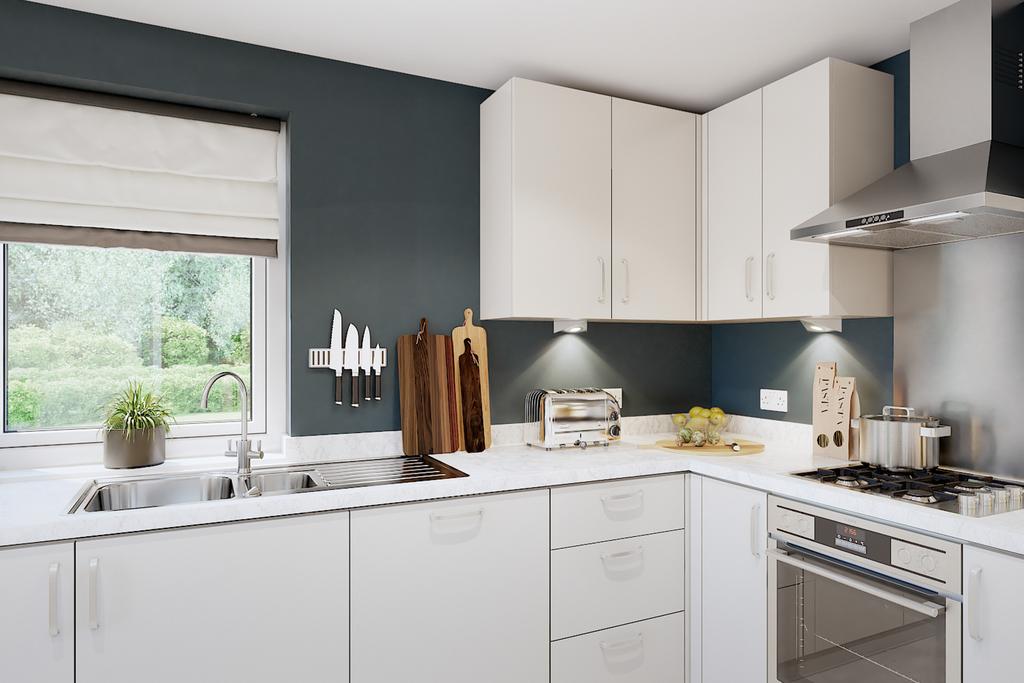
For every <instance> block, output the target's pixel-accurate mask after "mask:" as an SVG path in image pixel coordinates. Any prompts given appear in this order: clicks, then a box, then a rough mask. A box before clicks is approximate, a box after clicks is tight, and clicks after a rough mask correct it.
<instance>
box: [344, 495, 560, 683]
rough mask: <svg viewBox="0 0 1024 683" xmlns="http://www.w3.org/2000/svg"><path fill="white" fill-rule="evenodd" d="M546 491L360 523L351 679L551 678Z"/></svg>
mask: <svg viewBox="0 0 1024 683" xmlns="http://www.w3.org/2000/svg"><path fill="white" fill-rule="evenodd" d="M548 560H549V557H548V492H547V491H528V492H524V493H513V494H508V495H500V496H482V497H478V498H464V499H460V500H451V501H443V502H431V503H419V504H413V505H402V506H392V507H383V508H376V509H372V510H357V511H354V512H353V513H352V612H351V619H352V680H353V681H358V683H373V682H379V683H394V682H395V681H444V682H445V683H479V682H480V681H488V682H489V683H503V682H507V683H523V682H524V681H546V680H547V679H548V642H549V639H548Z"/></svg>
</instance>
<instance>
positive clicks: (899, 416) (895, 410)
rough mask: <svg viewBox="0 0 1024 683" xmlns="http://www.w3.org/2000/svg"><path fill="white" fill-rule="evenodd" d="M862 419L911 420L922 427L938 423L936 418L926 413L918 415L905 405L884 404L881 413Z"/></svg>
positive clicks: (883, 420) (884, 420) (881, 420)
mask: <svg viewBox="0 0 1024 683" xmlns="http://www.w3.org/2000/svg"><path fill="white" fill-rule="evenodd" d="M860 419H862V420H875V421H879V422H911V423H916V424H920V425H922V426H924V427H931V426H934V425H937V424H938V423H939V421H938V419H936V418H934V417H929V416H928V415H918V414H917V411H916V410H914V409H913V408H908V407H906V406H885V407H884V408H882V414H881V415H864V416H862V417H861V418H860Z"/></svg>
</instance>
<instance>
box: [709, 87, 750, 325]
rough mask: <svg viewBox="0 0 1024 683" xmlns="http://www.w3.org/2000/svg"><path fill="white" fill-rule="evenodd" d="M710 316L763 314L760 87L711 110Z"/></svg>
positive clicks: (725, 318)
mask: <svg viewBox="0 0 1024 683" xmlns="http://www.w3.org/2000/svg"><path fill="white" fill-rule="evenodd" d="M704 123H705V125H706V126H707V176H706V195H705V197H706V200H707V223H706V232H705V235H704V244H705V249H706V250H707V261H706V263H707V269H706V270H707V274H706V278H705V282H706V284H707V318H708V319H709V320H742V319H751V318H759V317H761V91H760V90H758V91H756V92H752V93H750V94H749V95H745V96H744V97H741V98H739V99H738V100H733V101H732V102H730V103H729V104H726V105H724V106H721V107H719V108H718V109H715V110H714V111H712V112H709V113H708V114H707V115H706V116H705V118H704Z"/></svg>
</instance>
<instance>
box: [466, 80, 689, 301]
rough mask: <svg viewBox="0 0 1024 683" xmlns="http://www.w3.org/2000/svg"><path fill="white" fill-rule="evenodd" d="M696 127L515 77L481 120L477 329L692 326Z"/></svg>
mask: <svg viewBox="0 0 1024 683" xmlns="http://www.w3.org/2000/svg"><path fill="white" fill-rule="evenodd" d="M699 127H700V119H699V117H697V116H695V115H693V114H688V113H686V112H681V111H675V110H672V109H666V108H664V107H655V106H652V105H647V104H640V103H637V102H629V101H626V100H618V99H614V100H613V99H612V98H610V97H607V96H605V95H595V94H593V93H588V92H581V91H579V90H572V89H570V88H562V87H559V86H554V85H548V84H545V83H537V82H534V81H527V80H523V79H521V78H513V79H512V80H511V81H509V82H508V83H506V84H505V85H503V86H502V87H501V88H499V89H498V90H497V91H496V92H495V93H494V94H493V95H491V97H489V98H488V99H487V101H485V102H484V103H483V104H482V105H481V107H480V311H481V315H480V317H481V318H483V319H494V318H540V319H557V318H570V319H576V318H583V319H590V320H611V319H615V320H662V321H685V320H695V319H696V317H697V315H696V314H697V310H696V307H697V285H698V283H697V270H696V267H697V211H698V209H697V200H698V178H699V156H698V152H697V149H698V136H699Z"/></svg>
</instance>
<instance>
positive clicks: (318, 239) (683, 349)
mask: <svg viewBox="0 0 1024 683" xmlns="http://www.w3.org/2000/svg"><path fill="white" fill-rule="evenodd" d="M0 76H2V77H7V78H17V79H24V80H31V81H38V82H44V83H51V84H56V85H66V86H73V87H80V88H86V89H91V90H98V91H102V92H113V93H118V94H125V95H133V96H138V97H149V98H153V99H159V100H167V101H172V102H181V103H186V104H196V105H204V106H210V107H216V108H222V109H229V110H236V111H243V112H258V113H263V114H269V115H274V116H279V117H282V118H286V119H287V120H288V123H289V134H290V151H291V157H290V166H291V206H290V216H289V222H290V230H291V233H290V249H291V252H290V333H291V344H292V352H291V357H290V359H289V362H290V369H291V403H290V414H291V433H292V434H294V435H307V434H324V433H335V432H351V431H370V430H380V429H396V428H398V426H399V415H398V401H397V386H396V381H395V370H394V368H393V367H392V368H391V369H389V370H388V371H387V374H386V376H385V400H384V401H383V402H382V403H381V404H376V405H373V406H364V407H361V408H359V409H358V410H356V409H352V408H349V407H342V406H336V405H335V404H334V401H333V381H334V380H333V377H332V376H331V374H330V373H329V372H327V371H323V370H318V371H314V370H309V369H308V368H307V367H306V349H308V348H309V347H322V346H327V344H328V338H329V333H330V321H331V311H332V309H333V308H335V307H337V308H340V309H341V311H342V313H343V314H344V316H345V322H346V323H347V322H349V321H351V322H355V323H357V324H358V325H359V326H360V330H361V329H362V325H364V324H368V325H370V327H371V330H372V331H373V333H374V334H375V335H376V337H377V339H378V340H379V341H380V343H382V344H385V345H387V346H389V347H391V348H392V349H393V348H394V343H395V338H396V337H397V336H398V335H399V334H403V333H409V332H414V331H415V329H416V325H417V322H418V320H419V318H420V316H427V317H428V318H429V319H430V321H431V324H432V326H433V329H434V330H435V331H438V332H440V331H444V330H451V328H452V327H453V326H454V325H455V324H457V323H459V322H461V320H462V310H463V309H464V308H466V307H467V306H469V307H472V308H474V309H476V308H478V302H479V113H478V108H479V104H480V102H481V101H482V100H483V99H484V98H486V97H487V95H488V94H489V93H488V92H487V91H486V90H481V89H478V88H471V87H466V86H461V85H456V84H452V83H445V82H442V81H436V80H430V79H426V78H418V77H414V76H408V75H404V74H399V73H394V72H388V71H382V70H378V69H371V68H368V67H362V66H357V65H353V64H346V63H342V62H335V61H330V60H325V59H318V58H314V57H308V56H304V55H299V54H295V53H290V52H283V51H280V50H272V49H268V48H262V47H257V46H254V45H247V44H243V43H237V42H232V41H227V40H221V39H217V38H210V37H206V36H200V35H196V34H190V33H183V32H179V31H172V30H168V29H162V28H157V27H152V26H145V25H142V24H134V23H130V22H125V21H119V20H115V19H110V18H106V17H100V16H96V15H89V14H82V13H78V12H72V11H68V10H63V9H58V8H54V7H49V6H46V5H37V4H32V3H28V2H22V1H21V0H0ZM488 329H489V332H490V339H489V342H490V350H491V361H490V362H491V392H492V393H491V396H492V400H491V404H492V412H493V418H494V421H495V422H496V423H502V422H513V421H515V422H518V421H520V420H521V419H522V409H523V396H524V394H525V392H526V391H528V390H530V389H534V388H536V387H538V386H552V385H562V386H564V385H584V386H621V387H623V389H624V391H625V403H626V406H625V411H624V412H625V413H626V414H627V415H638V414H647V413H662V412H669V411H672V410H677V409H678V408H679V406H685V405H688V404H690V403H704V402H707V401H708V400H710V387H711V362H710V357H711V344H710V330H709V328H708V327H707V326H704V325H620V324H593V325H591V328H590V332H588V333H587V335H586V336H585V337H580V338H576V339H573V338H570V337H565V336H560V337H554V336H553V335H552V330H551V324H550V323H514V322H509V323H501V324H494V325H489V326H488Z"/></svg>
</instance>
